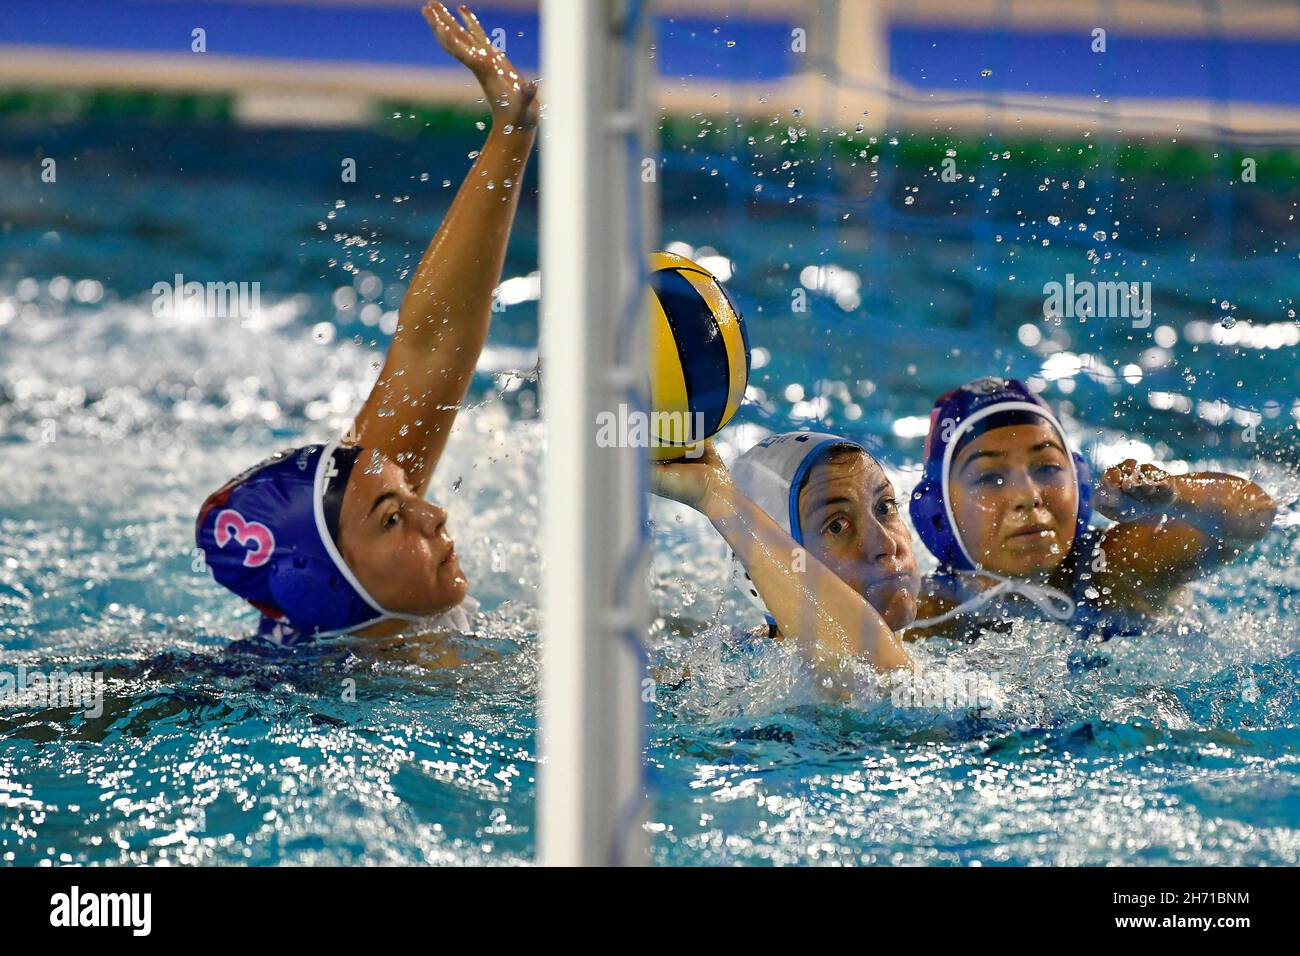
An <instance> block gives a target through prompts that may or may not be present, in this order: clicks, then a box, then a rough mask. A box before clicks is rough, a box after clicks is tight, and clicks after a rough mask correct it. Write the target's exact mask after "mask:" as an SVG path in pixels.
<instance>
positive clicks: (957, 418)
mask: <svg viewBox="0 0 1300 956" xmlns="http://www.w3.org/2000/svg"><path fill="white" fill-rule="evenodd" d="M1034 419H1041V420H1042V421H1045V422H1047V424H1049V425H1051V426H1052V428H1053V429H1055V431H1056V433H1057V434H1058V435H1059V436H1060V438H1061V443H1062V445H1063V446H1064V447H1066V448H1067V449H1068V448H1069V445H1068V444H1067V442H1066V437H1065V430H1064V429H1063V428H1062V427H1061V423H1060V422H1059V421H1057V419H1056V416H1055V415H1053V414H1052V410H1051V408H1049V407H1048V405H1047V403H1046V402H1045V401H1043V400H1042V399H1041V398H1039V397H1038V396H1037V395H1035V394H1034V393H1033V392H1031V391H1030V390H1029V389H1028V388H1026V387H1025V385H1024V383H1023V382H1019V381H1017V380H1016V379H1013V378H1007V379H1004V378H995V377H992V376H990V377H986V378H978V379H975V380H974V381H973V382H967V383H966V384H965V385H963V386H961V388H956V389H953V390H952V391H951V392H946V393H944V394H943V395H940V396H939V399H938V400H937V401H936V402H935V403H934V409H933V410H932V411H931V412H930V433H929V434H928V435H927V436H926V439H925V452H924V459H925V472H924V475H923V476H922V478H921V483H920V484H919V485H917V486H916V490H915V491H913V492H912V501H911V512H912V523H913V524H914V525H915V526H916V533H917V535H918V536H919V537H920V538H921V540H922V541H923V542H924V543H925V546H926V547H927V548H929V549H930V553H931V554H933V555H934V556H935V557H936V558H938V559H939V563H940V564H941V565H942V566H944V567H945V568H952V569H956V570H963V571H969V570H973V569H974V568H975V566H976V562H975V560H974V559H973V558H972V557H971V555H970V552H969V551H968V550H967V548H966V544H965V542H963V541H962V539H961V535H960V534H959V533H958V531H957V526H956V520H955V518H954V517H953V513H952V502H951V501H950V500H949V498H948V478H949V475H950V474H951V471H952V463H953V459H954V457H955V455H956V452H957V449H958V448H960V447H961V446H962V445H963V444H964V443H965V442H966V441H969V440H970V439H971V438H973V437H974V436H975V435H978V434H980V433H981V432H984V431H988V430H990V429H993V428H1000V427H1002V426H1004V425H1014V424H1019V423H1021V422H1024V421H1032V420H1034ZM1070 460H1071V462H1072V464H1073V466H1074V476H1075V480H1076V482H1077V483H1078V487H1079V510H1078V513H1077V515H1076V517H1075V529H1074V538H1075V540H1076V541H1078V540H1079V539H1081V538H1082V537H1083V534H1084V532H1086V531H1087V530H1088V522H1089V520H1090V519H1091V518H1092V469H1091V468H1089V467H1088V463H1087V462H1086V461H1085V460H1084V459H1083V457H1082V456H1081V455H1079V454H1078V452H1071V454H1070Z"/></svg>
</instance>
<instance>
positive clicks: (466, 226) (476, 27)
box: [355, 3, 538, 494]
mask: <svg viewBox="0 0 1300 956" xmlns="http://www.w3.org/2000/svg"><path fill="white" fill-rule="evenodd" d="M422 12H423V14H424V17H425V19H426V20H428V22H429V25H430V26H431V27H432V28H433V32H434V34H435V35H436V36H437V37H438V41H439V42H440V43H441V44H442V46H443V48H444V49H445V50H446V51H447V52H448V53H450V54H451V55H452V56H454V57H455V58H456V59H458V60H459V61H460V62H461V63H463V64H465V66H467V67H468V68H469V69H470V71H471V72H472V73H473V74H474V76H475V78H476V79H477V80H478V82H479V85H480V86H481V87H482V88H483V93H484V95H485V96H486V98H487V102H488V106H489V107H490V109H491V112H492V129H491V131H490V132H489V134H488V137H487V142H486V143H484V145H483V149H482V150H481V151H480V152H479V155H478V157H477V159H475V161H474V165H473V166H471V167H470V171H469V175H468V176H466V177H465V181H464V182H463V183H462V184H461V187H460V189H459V191H458V192H457V193H456V196H455V199H454V200H453V201H452V204H451V208H450V209H449V210H448V211H447V215H446V217H445V218H444V219H443V221H442V225H441V226H440V227H439V228H438V232H437V234H436V235H435V236H434V237H433V241H432V242H430V243H429V247H428V248H427V249H426V250H425V252H424V256H423V257H422V258H421V259H420V264H419V266H418V268H417V269H416V271H415V274H414V276H413V277H412V279H411V283H410V286H409V287H408V288H407V292H406V297H405V298H404V299H403V300H402V305H401V308H400V309H399V311H398V324H397V331H396V333H395V334H394V336H393V341H392V343H391V344H390V345H389V347H388V357H387V359H386V361H385V362H384V367H383V370H382V371H381V372H380V373H379V380H378V381H377V382H376V383H375V387H374V389H373V390H372V391H371V393H370V396H369V398H367V399H366V403H365V405H364V407H363V408H362V409H361V412H360V414H358V415H357V419H356V428H355V435H356V440H357V441H358V442H359V443H360V444H361V445H362V446H364V447H366V448H373V449H378V450H379V451H381V452H383V453H384V455H386V456H387V457H389V458H391V459H393V460H394V461H395V462H397V464H398V465H400V466H401V467H402V469H403V470H404V471H405V472H406V475H407V478H408V479H409V481H410V484H411V488H412V490H413V491H415V492H416V493H417V494H423V493H424V491H425V490H426V489H427V488H428V485H429V481H430V479H431V478H432V477H433V472H434V469H435V468H436V467H437V464H438V460H439V459H440V458H441V457H442V452H443V449H444V448H445V447H446V444H447V436H448V434H449V433H450V431H451V426H452V423H453V422H455V420H456V413H457V411H458V410H459V407H460V403H461V401H462V400H463V399H464V397H465V393H466V391H467V390H468V389H469V384H470V380H471V379H472V377H473V374H474V367H475V365H476V364H477V363H478V357H479V353H480V352H482V350H483V344H484V342H485V341H486V340H487V333H488V323H489V321H490V319H491V316H492V290H493V289H494V288H495V287H496V285H497V282H498V281H499V279H500V276H501V267H502V265H503V263H504V261H505V253H506V242H507V240H508V239H509V237H510V226H511V223H512V222H513V221H514V216H515V209H516V208H517V206H518V204H519V193H520V191H521V190H522V188H523V177H524V168H525V166H526V165H527V163H528V155H529V153H530V151H531V150H532V146H533V140H534V138H535V137H536V131H537V109H538V108H537V102H536V94H537V85H536V83H535V82H534V81H527V80H525V79H523V78H522V77H521V76H519V74H518V73H517V72H516V71H515V69H514V67H513V66H511V64H510V61H509V60H507V59H506V56H505V54H504V53H502V52H500V51H498V50H495V49H493V47H492V44H491V42H490V41H489V40H488V37H487V34H486V33H485V32H484V31H483V27H482V26H481V25H480V24H479V22H478V20H477V18H475V16H474V14H473V13H471V12H470V11H469V8H468V7H465V6H461V7H460V15H461V18H462V19H463V20H464V21H465V25H464V26H461V25H460V24H459V23H457V22H456V20H455V18H454V17H453V16H452V15H451V13H450V12H448V10H447V8H446V7H444V6H443V5H442V4H441V3H433V4H430V5H428V6H426V7H425V8H424V9H423V11H422Z"/></svg>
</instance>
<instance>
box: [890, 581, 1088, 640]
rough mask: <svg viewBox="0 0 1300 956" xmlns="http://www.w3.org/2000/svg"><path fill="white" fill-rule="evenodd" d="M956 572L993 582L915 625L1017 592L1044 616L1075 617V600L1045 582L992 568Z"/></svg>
mask: <svg viewBox="0 0 1300 956" xmlns="http://www.w3.org/2000/svg"><path fill="white" fill-rule="evenodd" d="M957 573H958V574H963V575H970V576H972V577H976V576H982V577H986V578H991V579H992V580H993V581H995V582H996V583H995V584H994V585H993V586H992V587H991V588H986V589H984V590H983V591H980V593H979V594H976V595H975V596H974V597H971V598H969V599H967V600H965V601H963V602H962V603H961V604H958V605H957V606H956V607H955V608H952V609H951V610H948V611H945V612H944V613H942V614H939V615H937V616H935V617H929V618H925V619H924V620H918V621H915V622H913V623H912V625H911V626H912V627H914V628H924V627H933V626H934V625H935V624H942V623H943V622H944V621H948V620H951V619H952V618H954V617H956V616H957V615H959V614H969V613H970V612H972V611H977V610H979V609H980V608H982V607H984V606H985V605H986V604H988V603H989V602H990V601H995V600H997V599H998V598H1000V597H1002V596H1003V595H1004V594H1018V595H1020V596H1021V597H1023V598H1025V599H1026V600H1028V601H1030V602H1031V603H1032V604H1033V605H1034V606H1035V607H1037V608H1038V609H1039V610H1040V611H1042V612H1043V613H1044V614H1045V615H1047V617H1049V618H1051V619H1052V620H1055V621H1068V620H1070V618H1072V617H1074V612H1075V603H1074V599H1073V598H1072V597H1070V596H1069V595H1068V594H1065V593H1064V592H1062V591H1058V590H1057V589H1056V588H1053V587H1048V586H1047V585H1046V584H1034V583H1033V582H1032V581H1021V580H1019V579H1017V578H1008V577H1004V576H1003V575H1001V574H997V573H995V572H993V571H985V570H982V569H980V570H976V571H959V572H957Z"/></svg>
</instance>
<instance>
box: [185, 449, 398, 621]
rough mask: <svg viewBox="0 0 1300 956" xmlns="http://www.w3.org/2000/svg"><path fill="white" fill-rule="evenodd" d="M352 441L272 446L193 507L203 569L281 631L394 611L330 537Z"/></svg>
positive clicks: (373, 617)
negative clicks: (266, 454)
mask: <svg viewBox="0 0 1300 956" xmlns="http://www.w3.org/2000/svg"><path fill="white" fill-rule="evenodd" d="M359 451H360V449H358V448H357V447H355V446H341V445H339V444H338V443H337V442H334V443H331V444H328V445H306V446H304V447H302V448H297V449H293V450H290V451H286V452H281V453H279V454H277V455H274V456H272V457H271V458H269V459H267V460H266V461H264V462H262V463H260V464H258V465H255V466H254V467H253V468H251V469H249V470H248V471H246V472H244V473H243V474H242V475H239V476H238V477H236V478H234V479H233V480H231V481H230V482H228V483H227V484H226V485H225V486H223V487H222V488H221V489H220V490H218V491H216V492H214V493H213V494H211V495H209V496H208V499H207V500H206V501H205V502H204V503H203V507H202V508H201V509H200V511H199V516H198V521H197V524H196V528H195V539H196V541H197V543H198V546H199V547H200V548H202V549H203V553H204V555H205V558H206V561H207V565H208V567H209V568H210V569H211V570H212V576H213V578H215V579H216V581H217V582H218V583H219V584H221V585H223V586H224V587H226V588H229V589H230V590H231V591H233V592H234V593H235V594H238V595H239V596H240V597H242V598H244V599H245V600H246V601H248V602H249V603H250V604H252V605H253V606H254V607H255V608H257V609H258V610H259V611H261V612H262V613H263V614H264V615H266V617H267V618H269V619H270V620H271V621H274V622H276V624H278V625H280V627H278V628H277V629H276V630H277V633H279V634H281V635H287V634H289V633H292V632H297V633H299V634H301V635H306V636H310V635H312V634H327V633H344V632H347V631H352V630H356V629H357V628H359V627H362V626H364V625H367V624H371V623H373V622H374V621H377V620H379V619H381V618H385V617H393V616H397V615H393V614H390V613H389V612H387V611H385V610H384V608H383V607H381V606H380V605H379V603H378V602H377V601H375V600H374V598H372V597H371V596H370V594H369V593H368V592H367V591H366V589H365V588H364V587H363V586H362V584H361V582H360V581H358V580H357V579H356V576H355V575H354V574H353V573H352V571H351V569H350V568H348V566H347V563H346V562H345V561H344V560H343V556H342V555H341V554H340V553H339V550H338V545H337V542H336V540H335V539H336V538H337V535H338V515H339V509H340V508H341V506H342V501H343V493H344V490H345V489H346V487H347V480H348V475H349V473H350V472H351V469H352V465H353V463H354V462H355V461H356V458H357V455H358V453H359ZM283 643H294V641H291V640H284V641H283Z"/></svg>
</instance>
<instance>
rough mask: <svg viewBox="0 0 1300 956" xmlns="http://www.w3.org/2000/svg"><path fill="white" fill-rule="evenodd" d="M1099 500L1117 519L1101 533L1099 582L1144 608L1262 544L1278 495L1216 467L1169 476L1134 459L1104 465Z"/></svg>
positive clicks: (1101, 508) (1151, 608)
mask: <svg viewBox="0 0 1300 956" xmlns="http://www.w3.org/2000/svg"><path fill="white" fill-rule="evenodd" d="M1095 504H1096V507H1097V510H1098V511H1100V512H1101V513H1102V514H1104V515H1105V516H1106V517H1108V518H1111V519H1113V520H1116V521H1119V522H1120V523H1119V524H1117V525H1115V526H1114V527H1112V528H1108V529H1107V530H1106V533H1105V534H1104V535H1103V537H1102V551H1103V552H1104V553H1105V564H1104V570H1101V571H1099V572H1098V573H1097V575H1096V578H1095V579H1096V581H1097V583H1098V586H1099V587H1102V588H1110V594H1111V597H1112V600H1113V601H1114V602H1116V603H1119V604H1123V605H1126V606H1130V607H1133V608H1134V609H1135V610H1139V611H1143V612H1147V613H1151V612H1155V611H1157V610H1159V608H1160V606H1161V605H1163V604H1164V602H1165V600H1166V599H1167V598H1168V597H1169V595H1170V594H1171V593H1172V592H1173V591H1174V590H1175V589H1176V588H1178V587H1180V586H1181V585H1183V584H1185V583H1187V582H1188V581H1190V580H1191V579H1192V578H1194V577H1195V576H1196V575H1197V574H1198V573H1200V572H1203V571H1205V570H1208V569H1209V568H1212V567H1215V566H1217V565H1220V564H1226V563H1227V562H1229V561H1231V560H1233V559H1234V558H1236V557H1237V556H1238V555H1240V554H1241V552H1242V551H1244V550H1245V549H1246V548H1249V547H1250V546H1251V545H1253V544H1255V543H1256V542H1258V541H1259V540H1260V539H1261V538H1263V537H1264V535H1265V534H1267V533H1268V529H1269V528H1270V527H1271V526H1272V524H1273V518H1274V515H1275V514H1276V505H1275V504H1274V502H1273V499H1272V498H1271V497H1269V495H1268V493H1267V492H1265V491H1264V489H1263V488H1261V487H1260V486H1259V485H1257V484H1255V483H1254V482H1253V481H1249V480H1247V479H1245V478H1239V477H1237V476H1236V475H1225V474H1219V473H1217V472H1198V473H1196V474H1191V475H1170V474H1168V473H1166V472H1164V471H1162V470H1161V469H1160V468H1158V467H1156V466H1155V465H1150V464H1145V465H1139V464H1138V463H1137V462H1136V461H1134V460H1132V459H1129V460H1128V461H1125V462H1123V463H1122V464H1120V465H1116V466H1115V467H1114V468H1110V469H1108V470H1107V471H1106V473H1105V474H1104V475H1103V476H1102V479H1101V481H1100V482H1099V483H1098V486H1097V491H1096V497H1095ZM1103 593H1104V592H1103Z"/></svg>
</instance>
